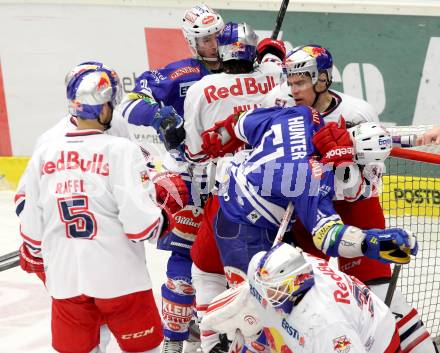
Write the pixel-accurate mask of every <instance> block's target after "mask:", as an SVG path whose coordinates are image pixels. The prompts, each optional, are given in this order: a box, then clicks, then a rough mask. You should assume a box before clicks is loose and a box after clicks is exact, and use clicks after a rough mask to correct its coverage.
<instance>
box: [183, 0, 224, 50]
mask: <svg viewBox="0 0 440 353" xmlns="http://www.w3.org/2000/svg"><path fill="white" fill-rule="evenodd" d="M182 22H183V23H182V31H183V34H184V36H185V38H186V41H187V42H188V45H189V47H190V49H191V52H192V54H193V55H198V53H197V38H202V37H205V36H208V35H211V34H214V33H217V32H219V31H221V30H222V29H223V27H224V26H225V24H224V22H223V19H222V17H221V16H220V14H218V13H217V12H215V11H214V10H212V9H211V8H210V7H209V6H208V5H205V4H202V5H197V6H194V7H192V8H191V9H189V10H186V11H185V14H184V15H183V18H182Z"/></svg>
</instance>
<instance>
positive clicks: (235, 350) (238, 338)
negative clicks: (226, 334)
mask: <svg viewBox="0 0 440 353" xmlns="http://www.w3.org/2000/svg"><path fill="white" fill-rule="evenodd" d="M292 213H293V204H292V201H290V202H289V204H288V205H287V208H286V211H285V212H284V214H283V218H282V219H281V223H280V228H278V232H277V234H276V236H275V239H274V241H273V244H272V247H274V246H276V245H278V244H279V243H281V242H282V241H283V237H284V233H286V229H287V226H288V225H289V222H290V219H291V218H292ZM244 345H245V339H244V336H243V334H242V333H241V331H240V330H239V329H237V330H236V331H235V336H234V339H233V340H232V342H231V344H230V346H229V350H228V353H240V352H241V351H242V349H243V347H244Z"/></svg>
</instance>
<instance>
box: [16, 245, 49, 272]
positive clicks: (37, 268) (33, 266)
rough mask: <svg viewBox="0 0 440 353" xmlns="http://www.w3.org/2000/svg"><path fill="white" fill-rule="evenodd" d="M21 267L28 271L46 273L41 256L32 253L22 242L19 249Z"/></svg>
mask: <svg viewBox="0 0 440 353" xmlns="http://www.w3.org/2000/svg"><path fill="white" fill-rule="evenodd" d="M19 257H20V267H21V268H22V269H23V271H26V272H28V273H38V272H43V273H44V263H43V259H42V258H41V257H36V256H33V255H32V254H31V252H30V251H29V249H28V247H27V245H26V244H25V243H23V244H21V246H20V249H19Z"/></svg>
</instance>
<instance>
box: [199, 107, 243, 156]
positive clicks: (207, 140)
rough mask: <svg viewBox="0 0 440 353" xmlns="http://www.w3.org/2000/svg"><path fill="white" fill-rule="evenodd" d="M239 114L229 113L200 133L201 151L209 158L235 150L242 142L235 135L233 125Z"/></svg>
mask: <svg viewBox="0 0 440 353" xmlns="http://www.w3.org/2000/svg"><path fill="white" fill-rule="evenodd" d="M238 117H239V115H237V114H232V115H229V116H228V117H227V118H226V119H225V120H222V121H218V122H216V123H215V125H214V127H212V128H210V129H208V130H206V131H204V132H203V133H202V140H203V143H202V151H203V153H205V154H206V155H208V156H209V157H211V158H217V157H223V156H224V155H225V154H227V153H233V152H236V151H237V150H238V149H239V148H241V147H242V146H243V145H244V142H243V141H241V140H240V139H238V137H237V136H236V135H235V131H234V126H235V125H236V124H237V120H238Z"/></svg>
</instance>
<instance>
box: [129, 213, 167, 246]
mask: <svg viewBox="0 0 440 353" xmlns="http://www.w3.org/2000/svg"><path fill="white" fill-rule="evenodd" d="M160 220H161V219H160V218H158V219H156V220H155V221H154V222H153V224H151V225H150V226H148V227H147V228H146V229H144V230H143V231H142V232H140V233H126V235H127V237H128V239H130V240H131V241H134V242H140V241H144V240H147V239H150V238H153V237H155V236H156V235H157V233H158V231H159V226H160Z"/></svg>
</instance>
